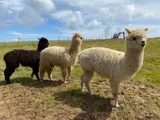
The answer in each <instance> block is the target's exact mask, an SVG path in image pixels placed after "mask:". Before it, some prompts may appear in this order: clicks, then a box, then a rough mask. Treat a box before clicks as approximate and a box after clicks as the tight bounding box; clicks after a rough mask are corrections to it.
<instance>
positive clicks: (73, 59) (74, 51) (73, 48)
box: [69, 45, 81, 65]
mask: <svg viewBox="0 0 160 120" xmlns="http://www.w3.org/2000/svg"><path fill="white" fill-rule="evenodd" d="M80 51H81V45H77V46H74V45H73V46H72V45H71V47H70V48H69V55H70V56H71V64H72V65H73V64H75V63H76V62H77V61H78V53H79V52H80Z"/></svg>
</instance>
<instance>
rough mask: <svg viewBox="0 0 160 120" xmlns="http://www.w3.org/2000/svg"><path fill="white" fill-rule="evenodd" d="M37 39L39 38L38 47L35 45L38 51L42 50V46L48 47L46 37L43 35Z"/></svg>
mask: <svg viewBox="0 0 160 120" xmlns="http://www.w3.org/2000/svg"><path fill="white" fill-rule="evenodd" d="M38 39H39V43H38V47H37V50H38V51H42V50H43V49H44V48H46V47H48V45H49V43H48V39H46V38H44V37H41V38H38Z"/></svg>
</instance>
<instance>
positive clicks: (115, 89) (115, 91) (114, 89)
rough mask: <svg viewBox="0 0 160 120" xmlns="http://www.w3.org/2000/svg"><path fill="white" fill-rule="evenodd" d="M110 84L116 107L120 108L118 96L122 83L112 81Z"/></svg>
mask: <svg viewBox="0 0 160 120" xmlns="http://www.w3.org/2000/svg"><path fill="white" fill-rule="evenodd" d="M110 84H111V89H112V94H113V98H114V100H115V107H119V104H118V94H119V87H120V83H118V82H115V81H110Z"/></svg>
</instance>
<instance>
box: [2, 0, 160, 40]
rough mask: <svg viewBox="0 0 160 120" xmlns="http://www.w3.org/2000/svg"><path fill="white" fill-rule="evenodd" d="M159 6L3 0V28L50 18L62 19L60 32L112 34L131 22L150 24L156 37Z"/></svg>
mask: <svg viewBox="0 0 160 120" xmlns="http://www.w3.org/2000/svg"><path fill="white" fill-rule="evenodd" d="M148 3H149V4H148ZM159 5H160V1H159V0H152V2H150V1H149V0H140V1H138V0H121V1H119V0H112V1H107V0H79V1H77V0H28V1H27V0H0V11H1V12H0V27H1V28H7V27H10V26H13V25H20V26H25V27H33V26H38V25H41V24H45V22H47V21H48V20H49V22H50V21H51V23H52V22H53V23H56V22H57V21H58V22H60V23H58V24H60V27H61V28H63V29H64V31H63V32H59V34H63V35H65V34H66V35H68V34H71V33H73V32H76V31H79V32H81V33H83V34H84V35H85V36H88V37H90V36H93V34H94V36H100V35H102V36H108V37H110V36H112V35H113V34H114V33H117V32H121V31H124V27H131V25H130V24H132V27H134V28H136V27H137V28H139V27H151V32H152V33H149V35H151V36H153V35H156V34H155V33H158V31H159V30H160V29H159V28H158V27H159V23H160V22H158V21H159V20H160V13H159ZM55 21H56V22H55ZM154 21H155V22H154ZM49 24H50V23H49ZM55 26H57V27H59V25H56V24H55ZM132 27H131V28H132ZM153 28H154V30H152V29H153ZM155 31H156V32H155ZM65 32H66V33H65ZM153 32H155V33H153ZM159 32H160V31H159ZM23 35H24V34H23ZM71 35H72V34H71Z"/></svg>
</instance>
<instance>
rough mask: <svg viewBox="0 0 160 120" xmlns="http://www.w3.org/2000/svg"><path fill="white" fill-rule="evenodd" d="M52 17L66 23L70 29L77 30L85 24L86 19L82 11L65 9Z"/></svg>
mask: <svg viewBox="0 0 160 120" xmlns="http://www.w3.org/2000/svg"><path fill="white" fill-rule="evenodd" d="M52 17H53V18H55V19H57V20H59V21H61V22H62V23H64V24H65V25H66V26H67V28H68V29H71V30H75V29H78V28H80V27H81V26H83V24H84V20H83V17H82V13H81V12H80V11H75V12H73V11H71V10H64V11H59V12H56V13H53V14H52Z"/></svg>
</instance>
